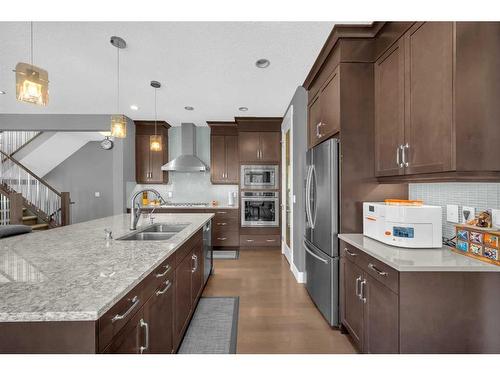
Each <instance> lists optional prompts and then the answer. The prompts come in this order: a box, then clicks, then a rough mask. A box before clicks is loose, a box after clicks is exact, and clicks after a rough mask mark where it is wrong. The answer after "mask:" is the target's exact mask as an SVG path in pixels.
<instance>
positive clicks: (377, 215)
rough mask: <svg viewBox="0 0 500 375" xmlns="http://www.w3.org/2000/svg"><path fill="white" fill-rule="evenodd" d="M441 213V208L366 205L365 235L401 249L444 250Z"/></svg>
mask: <svg viewBox="0 0 500 375" xmlns="http://www.w3.org/2000/svg"><path fill="white" fill-rule="evenodd" d="M441 211H442V208H441V207H440V206H426V205H414V204H404V203H399V204H393V203H385V202H374V203H370V202H364V203H363V234H364V235H365V236H368V237H371V238H373V239H375V240H378V241H381V242H384V243H386V244H388V245H393V246H399V247H410V248H429V247H442V246H443V244H442V243H443V239H442V220H443V219H442V212H441Z"/></svg>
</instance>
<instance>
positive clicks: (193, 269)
mask: <svg viewBox="0 0 500 375" xmlns="http://www.w3.org/2000/svg"><path fill="white" fill-rule="evenodd" d="M191 259H192V260H194V267H193V268H192V269H191V272H192V273H195V272H196V270H197V269H198V257H197V256H196V255H194V254H193V256H192V257H191Z"/></svg>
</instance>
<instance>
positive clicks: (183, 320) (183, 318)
mask: <svg viewBox="0 0 500 375" xmlns="http://www.w3.org/2000/svg"><path fill="white" fill-rule="evenodd" d="M192 255H193V254H192V252H189V254H188V255H186V256H185V257H184V259H182V260H181V261H180V262H179V264H178V265H177V269H176V270H175V280H176V284H175V285H176V288H175V318H174V319H175V322H174V335H175V340H174V341H175V342H177V343H180V341H181V339H182V335H183V334H184V329H185V327H186V324H187V322H188V319H189V314H190V312H191V306H192V277H191V274H192V271H193V259H192Z"/></svg>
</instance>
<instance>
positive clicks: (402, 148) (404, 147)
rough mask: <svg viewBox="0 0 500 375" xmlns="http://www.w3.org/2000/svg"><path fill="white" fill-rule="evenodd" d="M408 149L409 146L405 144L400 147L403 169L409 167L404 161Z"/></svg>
mask: <svg viewBox="0 0 500 375" xmlns="http://www.w3.org/2000/svg"><path fill="white" fill-rule="evenodd" d="M409 148H410V145H409V144H408V143H406V144H405V145H404V146H401V151H402V154H403V163H402V164H403V166H405V167H408V166H409V165H410V163H408V162H407V161H406V150H408V149H409Z"/></svg>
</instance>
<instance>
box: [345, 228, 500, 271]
mask: <svg viewBox="0 0 500 375" xmlns="http://www.w3.org/2000/svg"><path fill="white" fill-rule="evenodd" d="M339 238H340V239H341V240H343V241H345V242H347V243H348V244H350V245H352V246H354V247H357V248H359V249H361V250H363V251H364V252H365V253H367V254H369V255H371V256H372V257H374V258H376V259H378V260H380V261H381V262H384V263H385V264H387V265H389V266H391V267H392V268H394V269H396V270H398V271H406V272H412V271H413V272H443V271H444V272H500V267H499V266H495V265H493V264H489V263H486V262H481V261H480V260H475V259H472V258H469V257H466V256H464V255H460V254H456V253H454V252H453V251H451V250H450V248H449V247H448V246H443V247H442V248H439V249H408V248H402V247H395V246H391V245H386V244H384V243H382V242H379V241H376V240H374V239H371V238H368V237H366V236H363V235H362V234H339Z"/></svg>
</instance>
